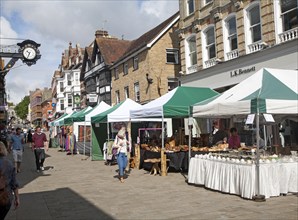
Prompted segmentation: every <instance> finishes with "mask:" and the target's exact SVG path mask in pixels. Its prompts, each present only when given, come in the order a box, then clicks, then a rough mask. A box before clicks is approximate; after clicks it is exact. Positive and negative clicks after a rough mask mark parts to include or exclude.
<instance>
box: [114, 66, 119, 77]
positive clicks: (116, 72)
mask: <svg viewBox="0 0 298 220" xmlns="http://www.w3.org/2000/svg"><path fill="white" fill-rule="evenodd" d="M115 79H119V70H118V68H116V69H115Z"/></svg>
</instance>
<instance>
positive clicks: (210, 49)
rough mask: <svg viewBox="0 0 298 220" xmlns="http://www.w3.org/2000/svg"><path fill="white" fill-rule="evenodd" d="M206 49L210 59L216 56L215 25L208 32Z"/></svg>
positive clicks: (206, 33)
mask: <svg viewBox="0 0 298 220" xmlns="http://www.w3.org/2000/svg"><path fill="white" fill-rule="evenodd" d="M205 35H206V51H207V56H208V60H210V59H212V58H214V57H216V52H215V36H214V27H211V28H209V29H208V30H207V31H206V32H205Z"/></svg>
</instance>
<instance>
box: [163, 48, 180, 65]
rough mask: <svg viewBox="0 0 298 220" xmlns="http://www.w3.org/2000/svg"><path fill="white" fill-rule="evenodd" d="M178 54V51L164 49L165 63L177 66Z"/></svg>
mask: <svg viewBox="0 0 298 220" xmlns="http://www.w3.org/2000/svg"><path fill="white" fill-rule="evenodd" d="M178 52H179V50H178V49H166V53H167V63H171V64H178V63H179V60H178V55H179V54H178Z"/></svg>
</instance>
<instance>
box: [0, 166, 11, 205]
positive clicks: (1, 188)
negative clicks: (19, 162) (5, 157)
mask: <svg viewBox="0 0 298 220" xmlns="http://www.w3.org/2000/svg"><path fill="white" fill-rule="evenodd" d="M5 168H6V166H5ZM2 170H5V169H2ZM9 203H10V198H9V191H8V189H7V185H6V176H5V175H4V174H3V173H2V172H0V206H5V205H8V204H9Z"/></svg>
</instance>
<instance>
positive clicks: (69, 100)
mask: <svg viewBox="0 0 298 220" xmlns="http://www.w3.org/2000/svg"><path fill="white" fill-rule="evenodd" d="M67 106H68V107H72V95H71V94H67Z"/></svg>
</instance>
